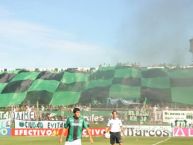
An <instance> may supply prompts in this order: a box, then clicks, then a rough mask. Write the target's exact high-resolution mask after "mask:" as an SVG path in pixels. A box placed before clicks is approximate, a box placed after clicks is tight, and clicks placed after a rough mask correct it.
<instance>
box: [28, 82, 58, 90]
mask: <svg viewBox="0 0 193 145" xmlns="http://www.w3.org/2000/svg"><path fill="white" fill-rule="evenodd" d="M58 85H59V82H58V81H55V80H41V79H38V80H35V81H33V83H32V85H31V87H30V88H29V91H41V90H46V91H48V92H55V90H56V89H57V87H58Z"/></svg>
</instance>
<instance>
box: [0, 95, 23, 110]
mask: <svg viewBox="0 0 193 145" xmlns="http://www.w3.org/2000/svg"><path fill="white" fill-rule="evenodd" d="M25 96H26V93H6V94H0V100H1V101H0V107H5V106H11V105H19V104H21V103H22V101H23V100H24V99H25Z"/></svg>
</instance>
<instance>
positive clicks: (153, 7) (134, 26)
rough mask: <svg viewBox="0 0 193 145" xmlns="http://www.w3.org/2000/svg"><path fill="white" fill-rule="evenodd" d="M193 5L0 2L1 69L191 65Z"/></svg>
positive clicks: (147, 0)
mask: <svg viewBox="0 0 193 145" xmlns="http://www.w3.org/2000/svg"><path fill="white" fill-rule="evenodd" d="M191 38H193V0H4V1H3V0H0V62H1V64H0V68H31V67H32V68H33V67H41V68H54V67H60V68H63V67H77V66H80V67H95V66H98V65H99V64H104V63H106V64H112V65H113V64H116V63H117V62H129V63H135V62H137V63H140V64H141V65H152V64H159V63H172V64H185V65H188V64H191V63H192V55H191V53H190V52H189V40H190V39H191Z"/></svg>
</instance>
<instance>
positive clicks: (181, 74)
mask: <svg viewBox="0 0 193 145" xmlns="http://www.w3.org/2000/svg"><path fill="white" fill-rule="evenodd" d="M168 75H169V77H170V78H193V69H192V68H191V69H176V70H175V69H174V70H170V71H168Z"/></svg>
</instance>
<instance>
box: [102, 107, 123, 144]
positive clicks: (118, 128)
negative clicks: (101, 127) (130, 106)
mask: <svg viewBox="0 0 193 145" xmlns="http://www.w3.org/2000/svg"><path fill="white" fill-rule="evenodd" d="M122 125H123V124H122V121H121V120H120V119H119V118H118V116H117V111H116V110H113V111H112V118H111V119H110V120H109V121H108V123H107V128H106V131H105V132H104V133H107V132H109V131H110V144H111V145H115V144H116V143H117V144H119V145H123V144H122V138H121V132H122Z"/></svg>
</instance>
